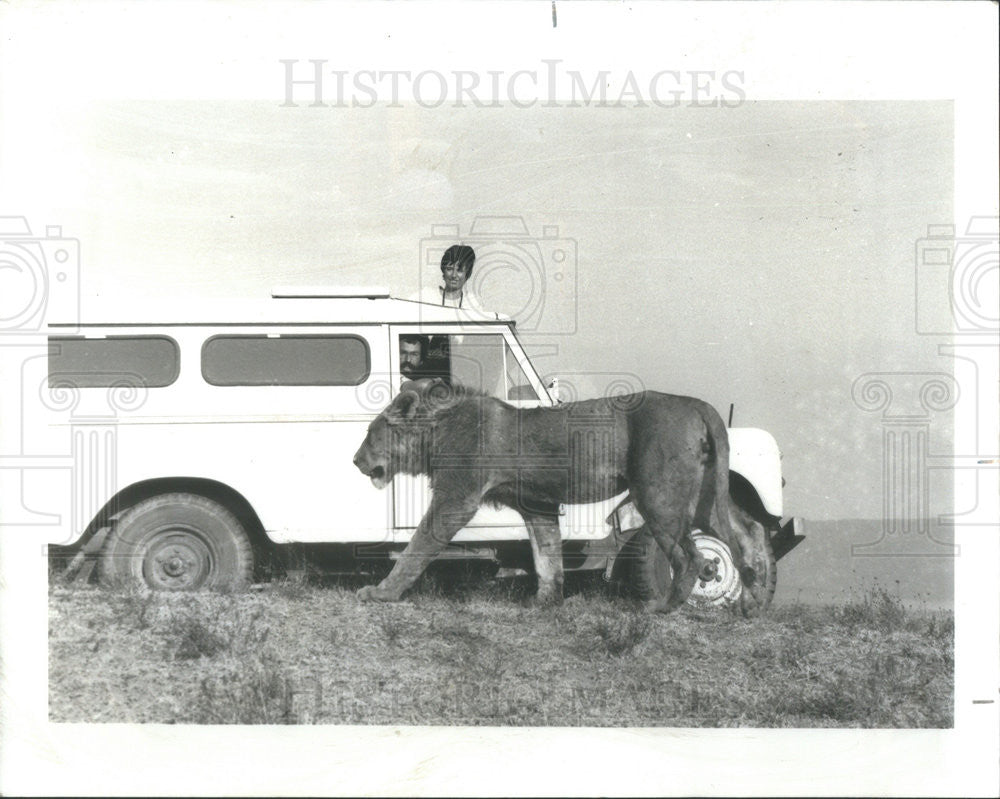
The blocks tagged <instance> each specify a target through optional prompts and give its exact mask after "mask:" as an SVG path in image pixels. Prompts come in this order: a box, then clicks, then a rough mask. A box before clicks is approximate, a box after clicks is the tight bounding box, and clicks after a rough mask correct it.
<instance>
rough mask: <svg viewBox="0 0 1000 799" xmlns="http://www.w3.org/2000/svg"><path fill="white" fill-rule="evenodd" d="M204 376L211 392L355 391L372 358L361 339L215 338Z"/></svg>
mask: <svg viewBox="0 0 1000 799" xmlns="http://www.w3.org/2000/svg"><path fill="white" fill-rule="evenodd" d="M201 373H202V375H203V376H204V378H205V380H206V381H207V382H209V383H211V384H212V385H213V386H357V385H360V384H361V383H363V382H365V380H367V379H368V375H369V374H370V373H371V353H370V350H369V348H368V342H366V341H365V340H364V339H363V338H361V337H360V336H300V335H290V336H284V335H283V336H276V337H270V336H261V335H250V336H213V337H212V338H210V339H209V340H208V341H206V342H205V344H204V346H203V347H202V349H201Z"/></svg>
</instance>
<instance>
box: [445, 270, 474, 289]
mask: <svg viewBox="0 0 1000 799" xmlns="http://www.w3.org/2000/svg"><path fill="white" fill-rule="evenodd" d="M441 274H442V275H443V276H444V287H445V288H446V289H448V291H459V290H460V289H461V288H462V286H464V285H465V281H466V280H468V279H469V273H468V271H466V269H465V267H463V266H459V265H458V264H445V265H444V266H443V267H441Z"/></svg>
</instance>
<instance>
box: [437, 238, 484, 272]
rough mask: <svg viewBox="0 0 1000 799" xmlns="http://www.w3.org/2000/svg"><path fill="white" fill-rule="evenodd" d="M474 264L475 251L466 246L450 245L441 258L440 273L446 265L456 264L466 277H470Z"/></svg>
mask: <svg viewBox="0 0 1000 799" xmlns="http://www.w3.org/2000/svg"><path fill="white" fill-rule="evenodd" d="M475 262H476V251H475V250H474V249H472V247H470V246H469V245H468V244H452V245H451V246H450V247H449V248H448V249H447V250H445V251H444V255H442V256H441V271H442V272H443V271H444V268H445V266H447V265H448V264H458V265H459V266H460V267H462V269H464V270H465V273H466V275H468V276H471V275H472V265H473V264H474V263H475Z"/></svg>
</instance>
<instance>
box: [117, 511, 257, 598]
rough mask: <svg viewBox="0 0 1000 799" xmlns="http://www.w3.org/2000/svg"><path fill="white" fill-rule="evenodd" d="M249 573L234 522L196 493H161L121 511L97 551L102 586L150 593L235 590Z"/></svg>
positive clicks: (249, 553)
mask: <svg viewBox="0 0 1000 799" xmlns="http://www.w3.org/2000/svg"><path fill="white" fill-rule="evenodd" d="M252 573H253V549H252V547H251V545H250V539H249V538H248V537H247V534H246V531H245V530H244V529H243V526H242V525H241V524H240V522H239V521H238V520H237V518H236V517H235V516H234V515H233V514H232V513H231V512H230V511H229V510H228V509H226V508H225V507H223V506H222V505H220V504H219V503H218V502H214V501H212V500H210V499H207V498H206V497H202V496H199V495H197V494H184V493H176V494H162V495H160V496H157V497H151V498H150V499H146V500H143V501H142V502H139V503H137V504H136V505H134V506H132V507H131V508H130V509H129V510H127V511H126V512H125V513H124V514H123V515H122V517H121V518H120V519H119V520H118V522H117V523H116V524H115V527H114V529H113V530H112V531H111V534H110V535H109V537H108V541H107V543H106V544H105V546H104V549H103V550H102V553H101V561H100V575H101V581H102V582H103V583H105V584H106V585H120V584H122V583H124V582H141V583H145V585H147V586H149V587H150V588H152V589H153V590H159V591H191V590H195V589H198V588H212V589H229V588H238V587H240V586H242V585H245V584H246V583H247V582H249V580H250V577H251V575H252Z"/></svg>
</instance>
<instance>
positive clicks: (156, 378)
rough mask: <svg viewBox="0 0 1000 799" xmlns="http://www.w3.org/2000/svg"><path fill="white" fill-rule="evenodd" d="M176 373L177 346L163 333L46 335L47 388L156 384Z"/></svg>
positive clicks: (167, 382)
mask: <svg viewBox="0 0 1000 799" xmlns="http://www.w3.org/2000/svg"><path fill="white" fill-rule="evenodd" d="M179 373H180V350H179V348H178V347H177V342H176V341H174V340H173V339H172V338H169V337H167V336H108V337H107V338H85V337H83V336H65V337H50V338H49V388H55V387H61V386H75V387H77V388H96V387H104V386H145V387H147V388H160V387H163V386H169V385H170V384H171V383H173V382H174V381H175V380H176V379H177V375H178V374H179Z"/></svg>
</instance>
